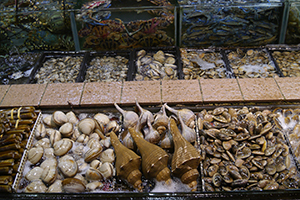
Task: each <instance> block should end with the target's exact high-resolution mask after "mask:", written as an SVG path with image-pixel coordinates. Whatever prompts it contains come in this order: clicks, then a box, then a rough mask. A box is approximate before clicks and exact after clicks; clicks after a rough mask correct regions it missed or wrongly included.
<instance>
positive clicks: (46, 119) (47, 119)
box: [43, 115, 56, 128]
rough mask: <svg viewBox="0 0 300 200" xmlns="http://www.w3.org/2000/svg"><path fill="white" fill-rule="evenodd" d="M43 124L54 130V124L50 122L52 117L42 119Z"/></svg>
mask: <svg viewBox="0 0 300 200" xmlns="http://www.w3.org/2000/svg"><path fill="white" fill-rule="evenodd" d="M43 123H44V124H45V125H46V126H49V127H51V128H55V127H56V124H55V123H54V122H53V121H52V115H47V116H46V117H44V118H43Z"/></svg>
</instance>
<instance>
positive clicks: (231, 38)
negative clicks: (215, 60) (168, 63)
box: [179, 2, 283, 48]
mask: <svg viewBox="0 0 300 200" xmlns="http://www.w3.org/2000/svg"><path fill="white" fill-rule="evenodd" d="M282 10H283V3H281V2H269V3H251V2H250V3H240V4H239V3H236V2H232V3H228V2H227V3H226V2H220V3H215V4H210V3H207V4H200V5H180V13H179V46H180V47H194V48H196V47H198V48H199V47H209V46H218V47H219V46H261V45H265V44H272V43H273V44H274V43H278V39H279V34H280V29H281V20H282V19H281V18H282V15H281V13H282Z"/></svg>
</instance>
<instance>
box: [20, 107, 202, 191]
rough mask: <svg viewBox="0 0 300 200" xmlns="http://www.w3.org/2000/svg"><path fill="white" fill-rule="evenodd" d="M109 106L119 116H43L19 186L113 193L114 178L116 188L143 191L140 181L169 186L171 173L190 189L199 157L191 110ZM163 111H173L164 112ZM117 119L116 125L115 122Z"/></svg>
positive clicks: (144, 185) (144, 186)
mask: <svg viewBox="0 0 300 200" xmlns="http://www.w3.org/2000/svg"><path fill="white" fill-rule="evenodd" d="M115 107H116V109H117V110H118V111H119V112H120V113H121V115H122V116H117V117H116V115H114V114H112V115H113V117H111V118H110V117H108V116H107V115H105V114H103V113H97V114H96V115H94V116H93V117H92V116H90V115H87V116H86V115H83V114H80V115H79V117H78V118H77V117H76V116H75V115H74V113H73V112H68V113H66V114H65V113H64V112H61V111H55V112H54V113H53V114H51V115H44V118H43V122H42V123H40V124H39V125H38V127H37V131H36V132H35V139H34V142H33V143H32V148H31V149H30V150H29V151H28V153H27V161H26V164H25V169H24V173H23V175H24V177H23V180H22V181H21V184H20V185H21V186H22V188H20V190H21V191H22V192H23V191H24V192H93V191H95V190H96V191H117V190H118V188H119V187H117V186H116V185H117V182H119V181H116V179H115V178H116V177H117V178H118V180H122V181H123V182H122V184H125V187H121V188H122V191H124V188H131V189H129V190H130V191H145V190H147V189H148V188H149V187H150V186H147V183H146V182H143V181H142V180H145V179H147V180H149V181H158V182H162V183H163V184H165V185H170V184H171V183H172V181H173V177H177V178H178V179H180V181H181V182H182V183H183V184H184V185H185V187H186V188H187V189H188V190H189V191H194V190H196V189H197V186H198V178H199V171H198V168H199V164H200V155H199V152H198V151H197V149H196V148H195V147H194V146H193V145H194V144H196V137H197V135H196V132H195V117H196V116H195V114H194V113H193V112H192V111H191V110H189V109H180V110H175V109H173V108H171V107H169V106H168V105H166V104H165V105H163V106H162V108H161V110H160V111H159V112H157V113H156V114H152V112H150V111H148V110H146V109H144V108H142V107H141V106H140V105H139V104H138V102H136V108H137V110H138V112H134V111H130V110H129V111H127V110H123V109H122V108H121V107H119V106H118V105H117V104H115ZM166 109H167V110H168V111H169V112H170V113H171V114H172V113H173V114H174V115H171V116H167V114H166ZM119 117H121V118H122V125H119V123H118V122H117V121H116V120H115V119H117V118H119ZM182 149H185V151H182ZM169 166H171V167H169ZM119 189H120V188H119Z"/></svg>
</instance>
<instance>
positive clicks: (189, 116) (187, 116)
mask: <svg viewBox="0 0 300 200" xmlns="http://www.w3.org/2000/svg"><path fill="white" fill-rule="evenodd" d="M164 106H165V107H166V108H167V109H168V110H169V111H170V112H171V113H173V114H175V115H176V116H177V117H179V115H180V116H181V117H182V121H183V122H184V123H185V124H186V125H187V126H188V127H190V128H194V126H195V118H196V116H195V114H194V112H193V111H191V110H189V109H186V108H183V109H181V110H175V109H174V108H171V107H169V106H168V105H167V104H166V103H165V104H164Z"/></svg>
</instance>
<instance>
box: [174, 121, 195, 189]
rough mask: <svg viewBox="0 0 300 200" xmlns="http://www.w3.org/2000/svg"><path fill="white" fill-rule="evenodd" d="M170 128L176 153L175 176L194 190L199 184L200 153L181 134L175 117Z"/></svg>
mask: <svg viewBox="0 0 300 200" xmlns="http://www.w3.org/2000/svg"><path fill="white" fill-rule="evenodd" d="M170 129H171V134H172V136H173V141H174V154H173V157H172V163H171V169H172V173H173V175H174V176H175V177H178V178H180V179H181V181H182V183H184V184H187V185H188V186H189V187H190V188H192V190H193V189H194V188H195V187H196V186H197V179H198V177H199V172H198V170H197V168H198V166H199V164H200V154H199V153H198V151H197V150H196V149H195V147H194V146H193V145H191V143H189V142H188V141H187V140H186V139H184V137H183V136H182V135H181V134H180V131H179V130H178V127H177V125H176V122H175V120H174V119H170Z"/></svg>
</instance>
